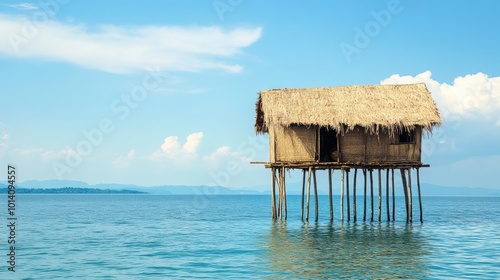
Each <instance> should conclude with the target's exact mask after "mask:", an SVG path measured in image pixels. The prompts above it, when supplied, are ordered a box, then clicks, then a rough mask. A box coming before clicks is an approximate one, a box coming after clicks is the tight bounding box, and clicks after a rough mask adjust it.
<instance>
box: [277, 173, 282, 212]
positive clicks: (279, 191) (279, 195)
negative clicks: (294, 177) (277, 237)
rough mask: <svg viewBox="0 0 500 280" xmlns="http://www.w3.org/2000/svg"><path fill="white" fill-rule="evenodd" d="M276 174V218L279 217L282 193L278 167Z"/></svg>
mask: <svg viewBox="0 0 500 280" xmlns="http://www.w3.org/2000/svg"><path fill="white" fill-rule="evenodd" d="M277 171H278V172H277V174H276V181H277V183H278V216H277V218H278V219H281V208H282V207H281V197H282V194H281V169H280V168H278V169H277Z"/></svg>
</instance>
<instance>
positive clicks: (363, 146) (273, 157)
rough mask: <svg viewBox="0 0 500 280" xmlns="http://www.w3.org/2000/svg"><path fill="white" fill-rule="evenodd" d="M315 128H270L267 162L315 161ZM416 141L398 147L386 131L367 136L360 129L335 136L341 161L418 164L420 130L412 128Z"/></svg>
mask: <svg viewBox="0 0 500 280" xmlns="http://www.w3.org/2000/svg"><path fill="white" fill-rule="evenodd" d="M317 130H318V128H317V127H315V126H312V127H305V126H297V125H292V126H290V127H282V126H274V127H269V143H270V162H314V161H315V160H316V152H317V151H316V149H317V147H318V145H317V143H318V139H317V137H318V131H317ZM414 133H415V136H414V137H415V141H414V143H411V144H399V143H397V141H396V140H397V139H394V138H390V137H389V133H388V132H387V131H385V130H384V131H381V132H380V134H379V135H371V134H366V133H365V130H364V129H363V128H361V127H359V128H355V129H354V130H352V131H349V132H347V133H345V134H344V135H339V136H338V141H339V156H340V159H339V161H340V162H345V163H381V162H386V163H387V162H394V163H397V162H412V163H420V160H421V145H422V130H421V128H417V129H415V132H414Z"/></svg>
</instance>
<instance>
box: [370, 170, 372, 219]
mask: <svg viewBox="0 0 500 280" xmlns="http://www.w3.org/2000/svg"><path fill="white" fill-rule="evenodd" d="M370 203H371V204H370V206H371V208H370V222H373V169H370Z"/></svg>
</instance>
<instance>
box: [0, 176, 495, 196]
mask: <svg viewBox="0 0 500 280" xmlns="http://www.w3.org/2000/svg"><path fill="white" fill-rule="evenodd" d="M16 185H17V187H18V193H22V192H26V193H28V192H29V193H95V194H98V193H108V194H110V193H130V194H133V193H137V194H138V193H148V194H162V195H262V194H265V195H267V194H269V193H270V186H256V187H255V189H259V190H262V189H264V190H265V191H255V190H248V189H233V188H227V187H220V186H169V185H164V186H152V187H144V186H138V185H132V184H96V185H90V184H88V183H85V182H81V181H71V180H45V181H37V180H31V181H24V182H21V183H18V184H16ZM6 187H7V183H6V182H5V181H4V182H1V183H0V189H4V190H0V192H5V188H6ZM338 187H339V186H334V194H337V195H338V194H339V190H338ZM360 187H361V186H359V185H358V190H360V189H361V188H360ZM375 187H376V186H375ZM20 189H27V190H20ZM55 189H60V190H55ZM287 189H288V192H287V193H288V194H291V195H293V194H295V195H297V194H300V189H301V183H300V182H299V183H297V182H294V183H289V184H287ZM414 190H415V191H414V195H416V194H417V193H416V188H415V186H414ZM421 190H422V195H423V196H500V190H499V189H490V188H480V187H477V188H472V187H447V186H439V185H433V184H426V183H424V184H422V186H421ZM319 194H320V195H325V194H327V192H326V191H325V190H324V189H321V188H320V189H319ZM358 195H361V193H360V192H359V191H358ZM396 195H403V190H402V188H401V185H399V184H398V185H396Z"/></svg>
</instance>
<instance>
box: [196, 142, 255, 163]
mask: <svg viewBox="0 0 500 280" xmlns="http://www.w3.org/2000/svg"><path fill="white" fill-rule="evenodd" d="M202 159H203V160H204V161H206V162H207V163H209V164H210V165H211V166H212V167H215V168H220V167H222V166H224V165H225V164H227V162H228V161H236V162H237V163H238V164H239V165H243V164H249V162H250V161H251V159H250V158H249V157H246V156H244V155H242V154H241V153H239V152H236V151H233V150H232V149H231V147H229V146H222V147H219V148H217V150H215V151H214V152H213V153H211V154H209V155H205V156H203V158H202Z"/></svg>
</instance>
